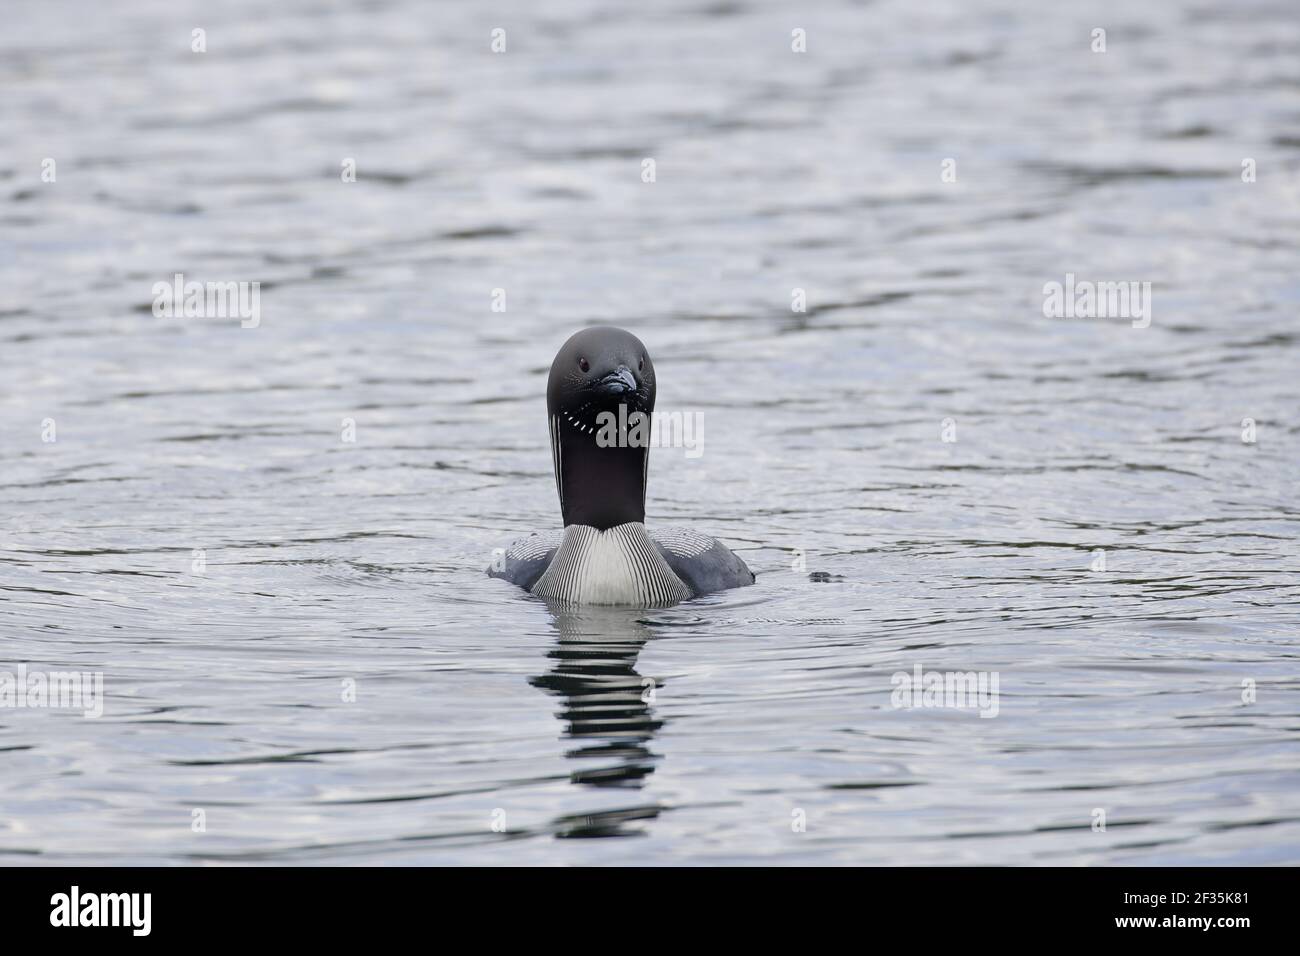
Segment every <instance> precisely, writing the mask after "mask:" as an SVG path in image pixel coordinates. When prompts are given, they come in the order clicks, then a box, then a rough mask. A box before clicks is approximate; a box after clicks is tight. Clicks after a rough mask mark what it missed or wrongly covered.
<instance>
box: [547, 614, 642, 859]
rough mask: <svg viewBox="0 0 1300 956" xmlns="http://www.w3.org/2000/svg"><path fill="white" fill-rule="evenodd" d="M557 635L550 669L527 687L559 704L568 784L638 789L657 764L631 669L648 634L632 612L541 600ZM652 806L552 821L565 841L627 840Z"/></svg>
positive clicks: (638, 679)
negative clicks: (552, 696) (567, 742)
mask: <svg viewBox="0 0 1300 956" xmlns="http://www.w3.org/2000/svg"><path fill="white" fill-rule="evenodd" d="M547 606H548V607H549V608H550V611H551V614H552V617H553V623H554V625H555V628H556V631H557V632H558V635H559V636H558V639H557V640H556V643H555V646H554V647H553V648H552V649H551V650H550V652H549V653H548V654H547V657H548V659H549V660H550V661H551V664H552V666H551V668H550V669H549V670H548V671H547V672H546V673H545V674H541V675H539V676H537V677H534V678H532V680H530V681H529V683H530V684H532V685H533V686H534V687H540V688H541V689H543V690H545V691H548V692H549V693H552V694H555V695H556V696H558V697H559V698H560V701H561V706H560V710H559V712H558V716H559V717H560V719H561V720H562V721H564V722H565V723H566V724H567V727H566V730H565V733H564V737H565V738H568V739H571V740H573V741H575V742H576V745H575V746H574V747H572V748H571V749H570V750H568V751H567V752H566V754H565V756H566V757H568V758H569V759H570V760H573V761H574V762H575V764H576V766H575V768H574V770H573V772H572V774H571V776H570V779H571V780H572V781H573V782H574V783H575V784H580V785H582V786H586V787H598V788H624V789H631V790H636V789H640V788H641V787H642V786H643V785H644V782H645V778H646V777H648V776H649V775H650V774H652V773H654V768H655V761H656V760H657V759H658V758H657V757H656V756H655V755H654V754H653V753H651V752H650V747H649V744H650V741H651V739H652V738H653V737H654V735H655V733H656V732H657V731H658V730H659V728H660V727H662V726H663V721H662V720H658V719H656V718H655V716H654V712H653V710H652V708H651V705H650V700H652V699H653V692H654V689H655V688H656V687H657V686H659V685H658V684H657V683H656V681H655V680H654V679H653V678H649V677H642V676H641V675H640V674H638V673H637V671H636V660H637V655H638V654H639V653H640V651H641V647H642V646H643V645H644V644H645V642H646V640H647V638H648V637H649V636H650V631H649V628H647V627H646V625H645V624H644V623H643V622H642V620H641V619H642V618H643V617H644V616H645V613H646V612H645V611H644V610H643V609H638V608H616V607H572V606H567V605H563V604H559V603H556V602H551V601H548V602H547ZM659 809H660V808H659V807H657V806H637V807H627V808H624V809H620V810H610V811H603V812H600V813H593V814H578V815H574V816H569V817H563V818H561V819H559V820H557V821H555V827H556V832H557V835H559V836H565V837H603V836H633V835H636V834H638V833H639V832H640V831H639V830H636V829H632V828H629V827H628V824H629V823H632V822H634V821H637V820H645V819H652V818H654V817H656V816H658V815H659Z"/></svg>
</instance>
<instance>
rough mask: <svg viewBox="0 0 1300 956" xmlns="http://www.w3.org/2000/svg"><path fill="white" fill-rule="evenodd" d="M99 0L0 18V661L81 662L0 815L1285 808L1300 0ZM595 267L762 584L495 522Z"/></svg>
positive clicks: (1024, 860) (775, 827)
mask: <svg viewBox="0 0 1300 956" xmlns="http://www.w3.org/2000/svg"><path fill="white" fill-rule="evenodd" d="M113 7H114V5H109V4H95V3H67V2H50V0H39V2H38V0H18V2H16V3H15V2H11V3H8V4H6V6H5V9H4V13H3V14H2V15H0V16H2V18H3V22H4V27H5V28H4V30H3V35H2V36H0V90H3V96H0V356H3V365H2V366H0V368H2V369H3V373H4V374H3V379H2V380H0V520H2V522H3V523H2V524H0V670H4V671H10V672H13V671H16V670H17V669H18V668H19V666H20V665H22V666H25V667H26V668H27V670H28V671H29V672H39V673H41V674H48V672H52V671H70V670H75V671H85V672H96V673H101V674H102V675H103V694H104V697H103V701H102V705H103V715H102V716H101V717H99V718H97V719H86V718H84V717H83V716H82V713H81V711H78V710H72V709H68V708H49V707H46V708H38V707H21V708H20V707H11V708H8V709H0V862H2V863H7V864H35V865H41V864H61V863H92V864H101V863H129V864H144V863H153V864H158V863H162V864H189V863H217V864H220V863H282V864H352V863H391V864H441V863H450V864H548V863H562V864H584V863H623V864H663V863H690V864H711V863H781V864H785V863H798V864H809V863H813V864H832V863H833V864H841V863H890V864H902V863H921V864H931V863H948V864H990V863H998V864H1138V863H1141V864H1189V863H1208V864H1227V863H1238V864H1241V863H1245V864H1276V863H1290V864H1295V863H1300V679H1298V675H1300V667H1298V659H1297V658H1298V654H1297V652H1298V650H1300V613H1298V612H1297V601H1298V599H1300V549H1298V548H1297V546H1296V541H1297V536H1298V535H1300V503H1298V501H1297V474H1298V472H1300V419H1298V418H1297V409H1298V408H1300V245H1298V243H1300V10H1298V8H1297V7H1296V5H1295V4H1294V3H1293V2H1291V0H1279V2H1276V3H1242V4H1230V5H1222V4H1209V3H1150V4H1132V3H1105V4H1094V5H1086V6H1084V7H1080V6H1078V5H1072V4H1071V5H1066V4H1061V5H1056V4H1052V5H1047V4H1028V3H1026V4H1009V3H1007V4H968V3H959V2H956V0H951V2H941V3H927V4H924V5H921V4H914V3H904V2H878V3H846V2H814V3H809V4H790V3H759V2H741V0H737V2H729V0H721V2H719V0H698V2H671V3H666V4H652V5H645V4H640V5H636V4H616V3H594V2H592V3H588V2H565V3H558V4H544V5H541V4H525V3H518V4H510V3H506V4H494V5H470V4H464V5H457V6H452V5H448V6H446V7H443V6H442V5H439V6H438V7H436V8H435V7H433V6H431V5H425V4H420V3H416V2H414V0H411V2H371V3H364V4H355V5H348V4H338V5H322V4H318V3H315V2H306V0H292V2H286V3H276V4H265V3H257V4H254V3H251V2H239V3H228V4H222V5H220V8H219V9H217V8H214V7H213V5H210V4H204V3H199V2H197V0H194V2H182V3H178V2H175V0H166V2H163V0H148V2H137V3H132V4H130V5H128V8H127V9H121V10H117V9H113ZM322 8H325V9H322ZM543 8H544V9H543ZM196 28H201V29H203V30H204V31H205V34H204V38H205V41H206V51H205V52H202V53H196V52H193V51H192V49H191V44H192V42H193V33H192V31H193V30H194V29H196ZM495 28H502V29H504V30H505V31H506V32H505V41H506V44H507V45H506V50H505V52H503V53H493V52H492V50H491V44H492V31H493V30H494V29H495ZM1095 28H1102V29H1105V30H1106V35H1105V41H1106V49H1105V52H1094V51H1093V49H1092V47H1093V46H1094V45H1095V42H1096V41H1095V40H1094V39H1093V30H1094V29H1095ZM796 29H798V30H803V31H805V34H804V36H805V37H806V52H803V53H796V52H794V51H793V50H792V43H797V42H798V41H797V39H792V31H793V30H796ZM647 158H650V159H653V160H654V161H655V176H654V181H653V182H645V181H643V160H644V159H647ZM47 159H52V160H54V166H53V167H50V168H51V169H52V171H53V173H54V176H53V181H52V182H50V181H45V180H44V179H43V172H44V171H45V170H46V168H47V166H46V164H45V163H44V161H45V160H47ZM1248 159H1249V160H1253V161H1254V162H1253V164H1246V165H1247V166H1248V167H1251V168H1253V170H1254V181H1253V182H1252V181H1243V172H1245V171H1246V168H1245V167H1243V161H1244V160H1248ZM348 160H352V161H354V163H355V169H356V181H355V182H345V181H344V172H345V171H346V170H345V166H346V165H347V161H348ZM945 160H953V162H952V163H948V164H945ZM954 173H955V181H952V179H953V174H954ZM945 174H946V175H945ZM1249 178H1250V177H1249V175H1247V179H1249ZM945 180H947V181H945ZM176 273H182V274H183V275H184V276H185V277H186V279H190V280H197V281H202V282H206V281H214V282H215V281H237V282H253V281H256V282H260V283H261V285H260V314H259V316H258V323H257V324H256V326H255V327H248V328H243V327H241V322H240V320H239V318H238V317H235V318H230V317H226V318H219V317H207V318H185V317H183V316H182V317H170V316H167V315H164V316H162V317H159V316H156V315H155V314H154V311H153V308H152V303H153V300H154V292H153V286H154V284H155V283H158V282H160V281H162V282H170V281H171V280H172V277H173V275H174V274H176ZM1067 274H1068V275H1073V276H1075V277H1076V279H1077V280H1079V281H1123V282H1130V281H1132V282H1138V283H1141V282H1150V283H1151V290H1152V292H1151V298H1150V300H1149V303H1148V304H1149V306H1150V308H1149V310H1148V312H1147V316H1146V319H1147V320H1148V324H1146V325H1145V327H1143V322H1142V321H1138V320H1137V319H1134V320H1133V321H1130V319H1129V318H1127V317H1122V316H1121V317H1093V318H1077V317H1076V318H1066V317H1046V316H1045V314H1044V286H1045V284H1047V283H1051V282H1061V283H1065V282H1066V281H1067V280H1066V277H1067ZM797 289H798V290H803V296H804V297H805V300H806V307H805V309H804V310H803V311H796V310H795V308H794V306H796V305H797V303H796V302H795V298H794V297H795V296H797V295H798V293H796V292H795V291H794V290H797ZM494 290H504V305H505V311H504V312H501V311H493V304H494V301H495V302H497V303H500V301H501V296H499V295H498V296H497V298H496V299H495V300H494ZM591 323H610V324H615V325H620V326H623V327H625V328H628V329H629V330H631V331H633V332H634V333H635V334H637V335H638V336H639V337H640V338H641V339H642V340H643V341H644V342H645V343H646V345H647V347H648V348H649V350H650V352H651V354H652V355H653V357H654V359H655V363H656V366H657V371H658V379H659V408H660V410H661V411H662V410H668V411H671V410H681V411H684V412H690V413H697V412H698V413H700V414H702V415H703V420H704V423H705V431H704V442H705V444H704V454H703V455H701V456H700V457H698V458H690V457H687V455H686V454H685V453H684V451H683V450H682V449H673V448H663V449H658V450H656V451H655V452H654V454H653V455H652V457H651V466H650V488H649V502H648V513H649V518H648V520H649V523H650V524H651V525H655V524H665V523H673V524H687V525H690V526H691V527H694V528H697V529H698V530H701V531H705V532H707V533H710V534H715V535H717V536H719V537H721V538H722V539H723V540H725V541H726V542H727V543H728V544H730V545H731V546H732V547H733V548H735V549H736V550H737V551H738V552H739V553H741V554H742V555H743V557H744V558H745V560H746V561H747V562H748V563H749V565H750V567H751V568H752V569H753V570H754V571H755V572H757V574H758V583H757V584H756V585H755V586H754V587H752V588H747V589H743V590H738V591H731V592H727V593H723V594H716V595H712V596H709V597H706V598H704V599H701V600H697V601H692V602H689V603H686V604H682V605H679V606H677V607H672V608H667V609H658V610H648V611H647V610H640V611H638V610H620V609H588V610H584V611H581V612H573V611H566V610H564V609H561V608H548V607H547V606H546V605H545V604H544V603H543V602H541V601H540V600H538V599H536V598H533V597H531V596H530V595H527V594H525V593H523V592H521V591H519V590H517V589H514V588H512V587H510V586H509V585H507V584H505V583H504V582H502V581H499V580H492V579H489V578H488V577H486V576H485V575H484V573H483V569H484V568H485V567H486V566H487V565H488V564H489V562H490V561H491V560H492V549H493V548H495V547H500V546H504V545H505V544H507V543H508V542H509V541H511V540H512V539H513V538H515V537H516V536H518V535H520V534H522V533H525V532H527V531H530V530H536V529H543V528H551V527H555V526H556V525H557V523H558V521H559V516H558V505H557V501H556V495H555V489H554V484H553V481H552V478H551V471H550V469H551V462H550V455H549V450H548V447H547V428H546V420H545V411H544V392H545V378H546V372H547V369H548V367H549V364H550V360H551V358H552V356H553V355H554V353H555V350H556V349H557V348H558V346H559V344H560V343H561V342H562V341H563V340H564V338H566V337H567V336H568V334H569V333H571V332H572V331H573V330H575V329H576V328H579V327H581V326H583V325H586V324H591ZM1245 419H1250V420H1251V423H1249V424H1245V425H1244V424H1243V421H1244V420H1245ZM349 421H350V422H351V426H349V425H348V424H347V422H349ZM349 429H350V430H349ZM347 438H354V440H352V441H348V440H345V439H347ZM1250 439H1253V440H1250ZM1103 564H1104V570H1102V566H1103ZM1094 568H1095V570H1094ZM918 666H919V667H920V668H921V669H922V672H923V673H928V672H932V671H933V672H939V673H941V674H945V673H953V672H963V673H964V672H975V673H977V674H982V675H984V676H985V677H986V678H989V679H992V678H994V677H996V679H997V681H998V688H999V694H998V697H997V700H996V716H990V717H988V718H985V717H981V716H980V711H978V710H975V709H972V708H971V707H965V708H957V707H926V706H920V707H910V706H904V707H897V706H895V703H897V702H898V701H897V699H896V698H895V696H894V691H895V689H896V687H897V682H896V679H895V675H897V674H899V673H905V674H909V675H910V674H913V673H915V668H917V667H918ZM921 702H922V703H924V700H922V701H921ZM985 712H986V713H991V712H990V710H989V709H988V708H986V709H985ZM1102 814H1104V822H1105V828H1104V830H1103V829H1101V826H1100V823H1101V821H1102V819H1103V817H1102ZM577 837H585V838H588V839H571V838H577Z"/></svg>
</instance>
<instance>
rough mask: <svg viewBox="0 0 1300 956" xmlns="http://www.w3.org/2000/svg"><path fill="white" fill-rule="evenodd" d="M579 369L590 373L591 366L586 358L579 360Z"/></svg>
mask: <svg viewBox="0 0 1300 956" xmlns="http://www.w3.org/2000/svg"><path fill="white" fill-rule="evenodd" d="M578 368H580V369H582V370H583V371H584V372H590V371H591V364H590V363H589V362H588V361H587V360H586V359H585V358H580V359H578Z"/></svg>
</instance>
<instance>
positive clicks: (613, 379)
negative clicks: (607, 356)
mask: <svg viewBox="0 0 1300 956" xmlns="http://www.w3.org/2000/svg"><path fill="white" fill-rule="evenodd" d="M636 388H637V386H636V379H635V378H634V377H633V376H632V371H631V369H629V368H628V367H627V366H626V365H620V366H619V367H618V368H616V369H615V370H614V371H612V372H610V373H609V374H608V375H605V376H603V377H602V378H601V380H600V384H599V385H597V389H598V390H599V391H600V392H601V393H602V394H604V395H612V396H615V397H617V396H619V395H628V394H630V393H632V392H635V391H636Z"/></svg>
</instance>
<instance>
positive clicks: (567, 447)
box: [488, 326, 754, 606]
mask: <svg viewBox="0 0 1300 956" xmlns="http://www.w3.org/2000/svg"><path fill="white" fill-rule="evenodd" d="M620 405H621V406H626V408H625V409H623V410H620V408H619V406H620ZM654 407H655V368H654V363H652V362H651V361H650V356H649V355H648V354H647V353H646V349H645V346H644V345H642V344H641V341H640V340H639V339H638V338H637V337H636V336H635V335H632V334H631V333H629V332H625V331H623V330H622V329H616V328H612V327H609V326H597V327H594V328H589V329H583V330H582V331H580V332H576V333H574V334H573V335H572V336H570V337H569V340H568V341H567V342H565V343H564V345H563V346H561V348H560V352H559V354H558V355H556V356H555V361H554V362H552V363H551V375H550V379H549V380H548V382H547V386H546V412H547V417H548V420H549V422H550V430H551V463H552V465H553V467H554V469H555V486H556V490H557V491H559V493H560V512H561V514H562V516H563V518H564V530H563V531H555V532H551V533H534V534H531V535H529V536H528V537H526V538H522V539H520V540H519V541H516V542H515V543H514V544H513V545H511V546H510V548H509V550H508V551H506V553H505V555H504V558H502V559H499V560H497V561H496V562H494V563H493V566H492V567H491V568H489V569H488V574H490V575H491V576H492V577H495V578H505V579H506V580H507V581H511V582H513V583H514V584H517V585H519V586H520V587H522V588H526V589H527V590H529V591H532V592H533V593H534V594H536V595H538V596H539V597H544V598H552V599H555V600H559V601H565V602H570V603H574V604H626V605H647V606H649V605H666V604H673V603H676V602H677V601H683V600H686V599H687V598H691V597H698V596H699V595H701V594H708V593H709V592H711V591H722V590H725V589H727V588H737V587H744V586H745V585H748V584H753V583H754V575H753V573H752V572H751V571H750V570H749V568H748V567H746V566H745V562H744V561H742V560H741V559H740V558H738V557H737V556H736V555H735V554H733V553H732V552H731V551H730V550H728V549H727V548H726V547H725V546H724V545H723V544H722V543H721V542H719V541H717V540H716V539H714V538H711V537H709V536H708V535H704V534H699V533H698V532H695V531H691V530H689V529H687V528H661V529H659V530H658V531H647V530H646V526H645V489H646V475H647V464H648V462H649V460H650V448H649V442H648V436H649V431H650V430H649V427H648V425H649V422H648V419H647V420H646V421H645V426H646V427H644V428H642V429H641V430H640V434H641V435H642V436H645V438H646V439H647V440H637V439H635V438H633V439H632V440H631V441H629V440H628V438H629V435H632V436H635V435H636V434H637V429H636V427H635V425H636V413H641V415H643V416H649V415H650V414H651V413H652V412H653V411H654ZM602 412H607V413H610V414H611V415H613V416H614V420H615V421H618V422H620V423H621V424H620V425H619V426H618V427H619V429H621V430H620V431H618V432H617V436H616V437H617V438H618V439H619V440H617V441H614V442H611V441H609V440H608V438H609V436H610V435H612V434H615V432H614V430H613V427H612V426H608V427H606V428H605V429H604V430H603V431H602V423H604V422H606V421H609V418H608V417H605V418H602V417H600V416H601V413H602ZM629 424H631V425H632V426H633V427H632V429H631V431H630V432H629V430H628V425H629Z"/></svg>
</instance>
